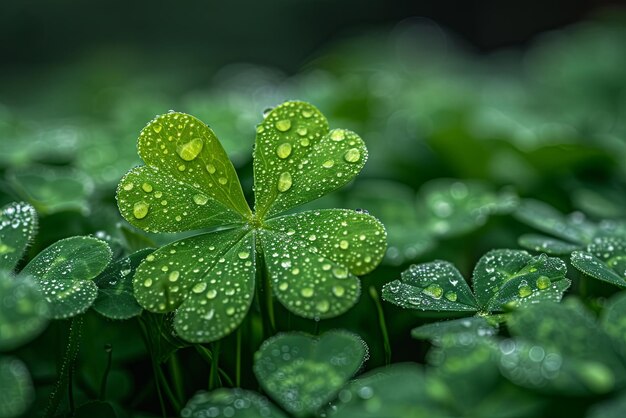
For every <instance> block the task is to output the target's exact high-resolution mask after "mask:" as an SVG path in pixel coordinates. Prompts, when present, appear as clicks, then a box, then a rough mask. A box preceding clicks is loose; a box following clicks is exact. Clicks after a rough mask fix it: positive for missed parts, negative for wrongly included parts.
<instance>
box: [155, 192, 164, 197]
mask: <svg viewBox="0 0 626 418" xmlns="http://www.w3.org/2000/svg"><path fill="white" fill-rule="evenodd" d="M162 196H163V193H162V192H154V197H156V198H157V199H160V198H161V197H162Z"/></svg>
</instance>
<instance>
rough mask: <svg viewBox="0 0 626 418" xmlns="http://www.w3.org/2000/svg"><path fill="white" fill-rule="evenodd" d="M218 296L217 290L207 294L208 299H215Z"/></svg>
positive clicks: (211, 290) (210, 290)
mask: <svg viewBox="0 0 626 418" xmlns="http://www.w3.org/2000/svg"><path fill="white" fill-rule="evenodd" d="M216 296H217V290H215V289H209V291H208V292H206V298H207V299H215V297H216Z"/></svg>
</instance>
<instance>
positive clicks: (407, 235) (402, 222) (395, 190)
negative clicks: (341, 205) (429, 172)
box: [346, 180, 435, 265]
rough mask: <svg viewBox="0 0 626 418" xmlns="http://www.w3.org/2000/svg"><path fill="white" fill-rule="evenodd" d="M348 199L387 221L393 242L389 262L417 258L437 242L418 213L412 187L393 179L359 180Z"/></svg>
mask: <svg viewBox="0 0 626 418" xmlns="http://www.w3.org/2000/svg"><path fill="white" fill-rule="evenodd" d="M346 199H347V201H346V206H349V207H354V208H364V209H366V210H369V211H371V212H372V213H375V214H376V216H377V217H378V218H379V219H380V220H381V222H382V223H383V224H384V225H385V229H386V230H387V240H388V242H389V248H388V249H387V253H386V254H385V260H386V261H387V262H388V263H389V264H392V265H400V264H402V263H404V262H406V261H407V260H413V259H415V258H416V257H418V256H420V255H422V254H424V253H425V252H426V251H428V250H430V249H431V248H432V247H433V246H434V244H435V239H434V237H433V232H432V231H431V230H429V229H428V228H424V227H423V223H422V222H420V220H419V219H418V217H417V213H416V208H415V192H414V191H413V190H412V189H410V188H408V187H406V186H403V185H401V184H399V183H395V182H391V181H384V180H365V181H358V182H356V183H355V186H354V187H352V188H350V191H349V193H347V196H346Z"/></svg>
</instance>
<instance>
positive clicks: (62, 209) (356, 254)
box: [0, 18, 626, 418]
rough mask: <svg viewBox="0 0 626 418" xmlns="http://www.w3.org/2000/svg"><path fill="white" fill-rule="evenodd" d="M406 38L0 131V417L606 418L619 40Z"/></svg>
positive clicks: (617, 175) (611, 384)
mask: <svg viewBox="0 0 626 418" xmlns="http://www.w3.org/2000/svg"><path fill="white" fill-rule="evenodd" d="M407 25H409V26H407V27H404V26H400V27H399V28H397V30H394V31H393V32H391V33H387V34H385V35H384V36H381V35H380V34H379V35H377V36H373V37H367V38H364V39H355V40H353V41H351V42H348V43H345V44H343V45H336V46H335V47H334V49H330V50H328V51H326V53H325V55H324V56H322V57H320V58H319V59H317V60H315V61H314V62H312V63H311V64H310V65H309V67H307V68H306V69H303V70H302V71H300V72H298V73H297V74H294V75H290V76H285V75H282V74H280V73H278V72H276V71H274V70H271V69H267V68H260V67H251V66H246V67H234V68H232V69H231V70H230V71H229V72H226V73H222V74H221V75H220V76H219V77H216V78H215V80H213V81H211V82H206V81H205V82H204V84H202V87H198V86H197V85H195V86H193V87H190V86H182V85H181V86H173V87H171V89H172V90H171V91H169V90H163V93H162V94H160V95H155V93H154V92H155V91H160V90H159V89H158V88H157V87H158V86H163V85H166V84H167V82H168V81H171V78H167V77H165V76H164V75H160V76H159V77H156V78H155V81H152V82H154V83H155V84H154V85H151V86H150V88H149V89H145V88H144V87H145V84H144V83H150V82H151V81H150V80H144V79H142V80H136V79H133V78H129V79H128V80H125V81H123V82H121V81H120V83H121V87H120V88H119V89H117V90H115V91H116V93H115V94H111V95H106V94H102V95H99V96H98V95H97V94H95V93H96V92H95V91H94V92H91V93H93V96H94V97H96V96H97V97H98V100H99V101H98V105H97V106H95V105H90V103H91V102H90V101H89V100H87V99H85V98H84V96H83V95H84V94H86V93H85V91H83V90H82V89H87V91H88V89H89V88H90V87H89V85H90V84H89V83H80V81H81V80H77V82H78V83H77V85H80V86H82V87H81V90H80V91H72V90H71V89H69V90H68V91H64V94H63V95H57V96H58V97H59V99H58V100H59V101H61V102H62V101H64V100H67V102H68V103H70V104H66V106H68V108H74V109H76V110H75V112H76V118H75V119H72V120H67V119H64V118H60V117H54V115H55V109H56V107H57V105H58V103H57V101H52V102H53V103H52V104H51V103H50V99H49V98H47V97H46V96H45V95H44V94H43V93H42V92H40V91H32V92H24V94H25V95H28V98H29V100H30V101H32V102H33V103H37V105H35V104H33V107H31V108H22V107H20V106H18V105H8V104H7V105H6V106H4V107H0V211H1V213H0V418H18V417H38V416H41V417H119V418H126V417H128V418H131V417H139V418H150V417H196V418H201V417H202V418H205V417H243V418H251V417H280V418H287V417H298V418H305V417H333V416H336V417H338V418H352V417H372V418H380V417H388V418H405V417H410V418H413V417H415V418H420V417H429V418H430V417H439V418H452V417H493V418H514V417H519V418H524V417H529V418H530V417H554V416H571V417H589V418H599V417H620V418H621V417H622V416H625V415H626V378H625V377H624V376H626V337H625V335H626V290H624V289H625V288H626V199H624V191H625V190H626V170H625V166H624V162H623V161H624V157H626V147H625V144H626V142H624V141H625V138H624V135H625V134H626V129H625V128H626V125H624V120H626V119H625V118H624V116H625V115H624V109H626V102H625V100H626V79H625V78H624V77H623V68H624V64H625V63H626V60H624V59H623V58H624V55H623V51H624V50H626V32H625V31H624V25H623V20H620V19H617V18H614V19H598V20H596V21H592V22H588V23H586V24H585V25H581V26H573V27H569V28H566V29H564V30H563V31H562V32H559V33H557V34H553V35H551V36H546V37H544V38H542V39H538V40H537V41H536V42H534V43H533V44H532V45H530V46H529V47H528V52H527V54H526V55H525V56H524V57H517V56H516V55H515V54H512V55H510V56H509V55H507V60H509V61H507V62H508V63H509V66H510V67H515V68H516V71H511V70H510V68H508V67H509V66H503V63H502V61H501V60H503V58H501V57H500V58H498V57H486V56H476V55H472V54H470V53H469V52H467V51H465V50H462V49H458V50H457V49H455V48H456V47H455V45H454V43H451V44H449V45H446V48H443V47H442V45H439V44H437V42H436V40H434V39H433V38H428V41H420V39H419V38H413V37H412V36H413V35H411V34H415V33H419V34H423V33H424V30H425V28H424V27H423V26H420V25H417V26H411V25H412V24H408V23H407ZM409 41H410V42H409ZM420 42H422V43H420ZM433 42H434V44H435V46H437V48H433ZM444 50H445V51H447V52H445V53H444ZM416 56H419V57H420V59H419V60H418V61H419V62H416V60H415V57H416ZM503 67H506V68H503ZM94 71H96V70H94ZM556 73H558V76H555V74H556ZM102 76H103V77H104V75H102ZM181 78H183V77H181ZM58 83H59V85H62V84H63V83H61V80H58ZM177 88H178V90H177ZM171 108H174V109H176V110H169V109H171Z"/></svg>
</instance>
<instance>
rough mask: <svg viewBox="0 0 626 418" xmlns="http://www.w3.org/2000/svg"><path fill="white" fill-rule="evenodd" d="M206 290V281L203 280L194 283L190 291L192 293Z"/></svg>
mask: <svg viewBox="0 0 626 418" xmlns="http://www.w3.org/2000/svg"><path fill="white" fill-rule="evenodd" d="M205 290H206V283H204V282H200V283H196V284H195V285H194V286H193V287H192V288H191V291H192V292H193V293H202V292H204V291H205Z"/></svg>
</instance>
